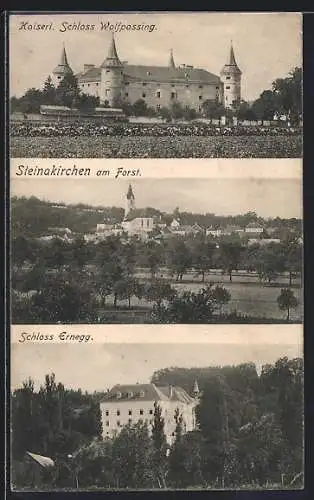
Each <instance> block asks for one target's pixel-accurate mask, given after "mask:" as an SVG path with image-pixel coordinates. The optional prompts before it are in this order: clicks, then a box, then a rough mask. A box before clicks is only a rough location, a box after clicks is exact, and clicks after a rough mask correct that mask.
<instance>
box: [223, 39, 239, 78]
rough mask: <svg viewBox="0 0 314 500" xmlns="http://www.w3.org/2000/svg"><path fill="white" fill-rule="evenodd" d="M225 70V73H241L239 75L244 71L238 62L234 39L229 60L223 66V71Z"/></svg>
mask: <svg viewBox="0 0 314 500" xmlns="http://www.w3.org/2000/svg"><path fill="white" fill-rule="evenodd" d="M223 72H224V73H226V72H232V73H233V74H239V75H241V73H242V72H241V70H240V68H239V66H238V65H237V62H236V58H235V55H234V49H233V43H232V40H231V43H230V52H229V57H228V61H227V63H226V64H225V65H224V67H223V68H222V73H223Z"/></svg>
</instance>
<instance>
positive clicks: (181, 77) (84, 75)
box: [77, 64, 220, 85]
mask: <svg viewBox="0 0 314 500" xmlns="http://www.w3.org/2000/svg"><path fill="white" fill-rule="evenodd" d="M123 73H124V78H125V80H126V81H132V80H133V81H137V80H139V81H145V82H160V83H162V82H169V81H171V82H177V83H189V82H194V83H207V84H216V85H219V84H220V78H219V76H217V75H214V74H213V73H210V72H209V71H206V70H205V69H199V68H187V67H183V68H181V67H180V68H176V67H167V66H142V65H129V64H126V65H124V66H123ZM100 75H101V68H96V67H94V68H89V69H87V71H85V72H81V73H78V75H77V77H78V79H79V82H80V83H84V82H99V81H100Z"/></svg>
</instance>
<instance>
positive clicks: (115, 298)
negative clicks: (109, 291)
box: [113, 293, 118, 308]
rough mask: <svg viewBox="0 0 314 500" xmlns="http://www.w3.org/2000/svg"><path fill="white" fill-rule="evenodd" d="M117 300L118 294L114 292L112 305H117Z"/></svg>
mask: <svg viewBox="0 0 314 500" xmlns="http://www.w3.org/2000/svg"><path fill="white" fill-rule="evenodd" d="M117 300H118V296H117V294H116V293H115V294H114V299H113V307H114V308H116V307H117Z"/></svg>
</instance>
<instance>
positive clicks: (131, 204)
mask: <svg viewBox="0 0 314 500" xmlns="http://www.w3.org/2000/svg"><path fill="white" fill-rule="evenodd" d="M134 209H135V196H134V193H133V189H132V186H131V184H129V189H128V191H127V193H126V203H125V213H124V218H126V217H127V216H128V215H129V214H130V212H132V210H134Z"/></svg>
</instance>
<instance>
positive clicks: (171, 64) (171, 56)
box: [168, 49, 176, 68]
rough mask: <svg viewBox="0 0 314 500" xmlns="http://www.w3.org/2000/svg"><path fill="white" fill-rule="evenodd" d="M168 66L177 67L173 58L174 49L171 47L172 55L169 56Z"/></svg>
mask: <svg viewBox="0 0 314 500" xmlns="http://www.w3.org/2000/svg"><path fill="white" fill-rule="evenodd" d="M168 67H169V68H175V67H176V65H175V63H174V58H173V50H172V49H170V57H169V64H168Z"/></svg>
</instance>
